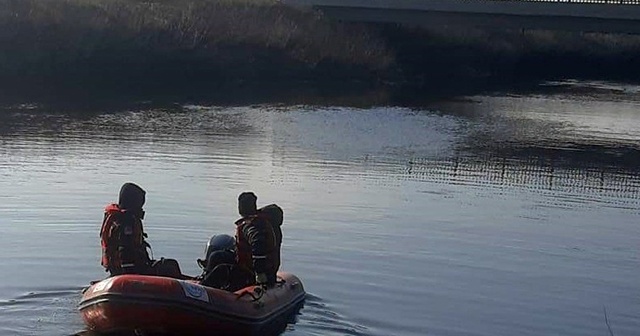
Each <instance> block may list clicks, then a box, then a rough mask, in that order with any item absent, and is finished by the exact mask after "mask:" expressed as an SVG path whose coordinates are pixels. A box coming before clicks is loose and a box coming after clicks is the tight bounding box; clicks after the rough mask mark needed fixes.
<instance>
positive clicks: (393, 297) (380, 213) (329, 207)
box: [0, 81, 640, 336]
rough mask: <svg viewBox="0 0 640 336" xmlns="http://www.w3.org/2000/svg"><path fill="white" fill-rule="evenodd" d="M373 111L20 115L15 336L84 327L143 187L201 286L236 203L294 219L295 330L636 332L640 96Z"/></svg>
mask: <svg viewBox="0 0 640 336" xmlns="http://www.w3.org/2000/svg"><path fill="white" fill-rule="evenodd" d="M65 106H66V105H65ZM355 106H357V107H354V104H349V103H345V101H341V100H337V101H336V102H330V101H327V100H323V101H322V103H315V104H314V103H310V102H307V103H304V104H302V103H297V104H296V103H291V102H290V101H288V102H285V103H278V102H277V101H275V102H269V103H263V104H228V103H225V104H216V103H215V102H208V103H202V102H201V101H197V102H196V101H189V100H188V99H187V100H183V101H177V102H174V103H172V104H153V103H150V102H136V104H132V105H130V106H126V105H124V106H120V105H119V106H118V107H109V108H107V107H104V108H100V106H98V107H96V106H91V107H82V105H80V106H76V107H74V108H69V107H61V106H60V105H55V104H47V103H40V102H38V101H23V102H18V103H11V104H6V105H5V106H4V107H3V109H2V111H1V113H2V115H1V116H0V145H1V146H0V256H2V259H1V260H0V335H39V336H40V335H56V336H58V335H71V334H74V333H76V332H78V331H81V330H82V329H83V324H82V321H81V319H80V316H79V314H78V312H77V310H76V308H77V303H78V301H79V299H80V295H81V294H80V291H81V289H82V288H83V287H84V286H86V285H87V284H88V283H89V282H90V281H92V280H96V279H100V278H102V277H104V276H105V273H104V272H103V271H102V269H101V267H100V264H99V255H100V249H99V241H98V231H99V228H100V222H101V219H102V209H103V207H104V205H106V204H107V203H108V202H111V201H115V199H116V197H117V192H118V189H119V187H120V185H121V184H122V183H124V182H127V181H133V182H136V183H138V184H140V185H141V186H143V187H144V188H145V189H146V190H147V205H146V211H147V216H146V220H145V227H146V230H147V232H148V234H149V241H150V243H151V244H152V246H153V253H154V256H155V257H156V258H158V257H161V256H165V257H172V258H176V259H178V260H179V262H180V263H181V267H182V269H183V271H184V272H185V273H188V274H197V273H198V267H197V265H196V262H195V261H196V259H197V258H199V257H201V253H202V252H203V249H204V244H205V242H206V240H207V238H208V237H209V236H211V235H213V234H215V233H222V232H224V233H230V234H231V233H232V232H233V221H234V220H235V219H236V216H237V214H236V197H237V195H238V194H239V193H240V192H242V191H246V190H252V191H254V192H256V194H257V195H258V203H259V205H265V204H269V203H278V204H279V205H281V206H282V207H283V208H284V210H285V224H284V226H283V231H284V236H285V239H284V243H283V252H282V255H283V262H282V269H283V270H286V271H289V272H292V273H295V274H296V275H298V276H299V277H300V278H301V279H302V281H303V283H304V285H305V288H306V290H307V292H308V293H309V296H308V298H307V301H306V304H305V307H304V308H303V309H302V311H301V313H300V316H299V317H298V320H297V323H295V324H293V325H291V326H289V328H288V330H287V331H286V332H285V333H284V335H290V336H294V335H305V336H310V335H326V336H333V335H354V336H360V335H361V336H365V335H367V336H368V335H372V336H374V335H375V336H389V335H396V336H418V335H452V336H469V335H478V336H485V335H486V336H490V335H491V336H495V335H532V336H533V335H565V336H570V335H576V336H577V335H580V336H585V335H608V334H609V330H608V328H609V327H610V328H611V331H612V332H613V333H614V334H615V335H616V336H630V335H638V331H639V330H640V314H639V312H640V253H639V251H640V166H639V164H640V87H638V86H633V85H623V84H617V83H598V82H577V81H573V82H563V83H549V84H547V85H545V86H541V87H540V88H537V89H536V90H531V91H528V92H508V93H494V94H483V95H474V96H465V97H458V98H455V99H442V100H430V101H427V102H423V103H421V104H411V105H410V106H408V105H406V104H405V105H403V104H384V103H379V102H374V103H371V104H366V103H364V104H363V102H362V101H359V102H358V104H355ZM605 311H606V316H605ZM607 323H608V325H609V326H607Z"/></svg>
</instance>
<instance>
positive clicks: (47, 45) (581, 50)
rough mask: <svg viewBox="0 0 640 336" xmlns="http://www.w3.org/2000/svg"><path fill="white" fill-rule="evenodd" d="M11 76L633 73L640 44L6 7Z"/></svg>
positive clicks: (30, 4) (179, 8) (249, 13)
mask: <svg viewBox="0 0 640 336" xmlns="http://www.w3.org/2000/svg"><path fill="white" fill-rule="evenodd" d="M0 45H2V46H3V47H2V53H0V78H5V79H7V78H9V79H16V78H31V79H37V80H42V79H52V80H55V81H60V80H63V81H72V80H74V79H75V80H79V81H81V82H83V83H85V82H88V81H91V80H95V81H98V82H101V81H109V80H113V81H114V82H116V83H119V82H122V81H123V80H128V81H138V82H144V81H147V82H149V81H165V82H172V81H173V80H186V81H191V80H199V79H203V80H211V79H214V80H218V81H227V80H235V79H241V80H256V79H260V80H280V81H298V80H315V81H327V80H332V81H336V80H337V81H343V80H345V79H360V80H364V81H374V80H377V79H380V78H383V79H392V80H397V79H405V80H412V81H418V82H423V83H424V82H429V81H432V82H437V81H443V80H444V81H447V80H449V81H451V79H454V80H458V79H461V78H462V79H465V78H487V77H488V78H491V77H497V78H511V79H515V80H517V79H519V78H532V79H540V78H554V77H563V76H572V77H580V76H583V77H590V76H595V77H606V76H611V77H621V78H628V79H635V76H636V74H638V73H640V62H637V58H638V55H640V37H636V36H620V35H618V36H616V35H603V34H570V33H556V32H524V33H523V32H513V31H512V32H509V31H506V32H505V31H493V32H489V31H483V30H477V29H473V28H466V29H465V28H455V29H454V28H438V29H430V30H426V31H425V30H417V29H409V28H404V27H397V26H386V27H379V26H375V27H374V26H367V25H357V24H342V23H335V22H330V21H329V20H326V19H324V18H323V17H322V16H321V15H320V14H318V13H314V12H310V11H301V10H298V9H293V8H289V7H285V6H282V5H280V4H278V3H277V2H276V1H275V0H218V1H216V0H155V1H141V0H0Z"/></svg>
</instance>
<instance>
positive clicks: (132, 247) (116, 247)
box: [100, 204, 151, 275]
mask: <svg viewBox="0 0 640 336" xmlns="http://www.w3.org/2000/svg"><path fill="white" fill-rule="evenodd" d="M145 236H146V235H145V233H144V231H143V228H142V218H141V216H140V215H139V214H138V215H137V214H134V213H132V212H128V211H127V210H124V209H120V207H119V206H118V205H117V204H109V205H107V207H106V208H105V209H104V219H103V221H102V228H101V229H100V244H101V246H102V261H101V264H102V266H103V267H104V268H105V270H106V271H107V272H111V274H112V275H115V274H122V273H144V272H145V270H147V269H148V267H149V264H150V262H151V259H150V258H149V255H148V253H147V246H149V245H148V243H147V242H146V241H145V240H144V238H145Z"/></svg>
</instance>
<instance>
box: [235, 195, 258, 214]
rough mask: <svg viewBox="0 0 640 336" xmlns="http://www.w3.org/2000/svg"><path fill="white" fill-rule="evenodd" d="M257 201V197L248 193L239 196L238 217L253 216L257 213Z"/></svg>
mask: <svg viewBox="0 0 640 336" xmlns="http://www.w3.org/2000/svg"><path fill="white" fill-rule="evenodd" d="M257 201H258V196H256V194H254V193H252V192H250V191H247V192H243V193H242V194H240V196H238V213H240V216H243V217H244V216H251V215H255V214H256V212H257V211H258V206H257Z"/></svg>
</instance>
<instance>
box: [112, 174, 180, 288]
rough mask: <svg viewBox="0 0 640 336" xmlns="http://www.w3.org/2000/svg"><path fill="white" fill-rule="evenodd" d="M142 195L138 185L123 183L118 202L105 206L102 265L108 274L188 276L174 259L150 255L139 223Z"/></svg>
mask: <svg viewBox="0 0 640 336" xmlns="http://www.w3.org/2000/svg"><path fill="white" fill-rule="evenodd" d="M145 197H146V192H145V191H144V189H142V188H141V187H140V186H138V185H136V184H134V183H125V184H123V185H122V187H121V188H120V194H119V198H118V203H117V204H116V203H114V204H109V205H107V206H106V208H105V210H104V218H103V221H102V227H101V229H100V243H101V246H102V261H101V264H102V266H103V267H104V269H105V271H106V272H109V273H110V274H111V276H115V275H120V274H145V275H161V276H168V277H174V278H179V279H184V278H188V277H186V276H184V275H182V272H181V271H180V266H179V265H178V262H177V261H176V260H173V259H165V258H161V259H160V260H153V259H152V258H150V257H149V253H148V252H147V248H151V246H150V245H149V243H147V241H146V239H145V238H147V234H146V233H145V232H144V228H143V225H142V220H143V219H144V214H145V212H144V210H143V208H142V207H143V206H144V203H145Z"/></svg>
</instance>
